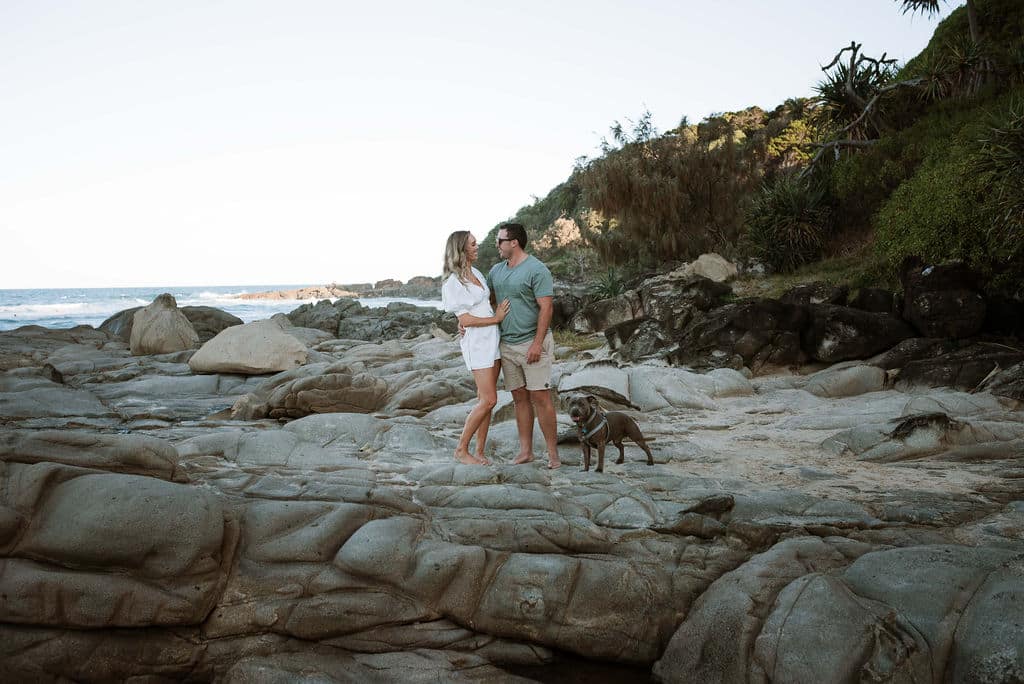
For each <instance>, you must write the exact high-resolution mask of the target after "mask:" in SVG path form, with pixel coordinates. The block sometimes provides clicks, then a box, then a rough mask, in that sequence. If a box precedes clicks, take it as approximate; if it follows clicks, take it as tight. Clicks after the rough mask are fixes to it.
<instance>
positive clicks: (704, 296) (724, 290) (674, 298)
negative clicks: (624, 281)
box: [639, 273, 732, 335]
mask: <svg viewBox="0 0 1024 684" xmlns="http://www.w3.org/2000/svg"><path fill="white" fill-rule="evenodd" d="M731 293H732V288H731V287H729V286H728V285H726V284H724V283H721V282H717V281H714V280H711V279H709V278H705V277H704V276H700V275H690V276H683V277H678V276H674V275H673V274H671V273H670V274H668V275H664V276H658V277H655V278H650V279H649V280H646V281H645V282H644V283H643V284H642V285H641V286H640V289H639V294H640V303H641V306H642V307H643V314H644V317H645V318H647V319H649V320H654V321H657V322H658V323H660V324H661V327H662V329H663V330H665V331H667V332H669V333H671V334H673V335H675V334H677V333H679V332H681V331H682V330H683V329H684V328H686V326H687V325H688V324H689V323H690V320H691V319H692V318H693V316H694V314H695V313H696V312H698V311H708V310H709V309H712V308H714V307H715V306H717V305H718V304H719V303H720V302H721V300H722V298H723V297H725V296H726V295H729V294H731Z"/></svg>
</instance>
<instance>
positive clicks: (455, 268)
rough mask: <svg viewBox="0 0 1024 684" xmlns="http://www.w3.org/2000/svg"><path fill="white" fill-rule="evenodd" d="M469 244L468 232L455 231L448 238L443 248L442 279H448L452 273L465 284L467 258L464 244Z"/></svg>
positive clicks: (467, 265) (467, 267) (467, 275)
mask: <svg viewBox="0 0 1024 684" xmlns="http://www.w3.org/2000/svg"><path fill="white" fill-rule="evenodd" d="M468 242H469V231H468V230H457V231H455V232H454V233H452V234H451V235H449V236H448V242H447V243H446V244H445V246H444V278H445V280H447V279H448V276H450V275H451V274H452V273H454V274H455V276H456V277H457V278H458V279H459V282H460V283H465V282H466V279H467V278H469V257H467V256H466V243H468Z"/></svg>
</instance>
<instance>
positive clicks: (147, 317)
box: [129, 292, 199, 356]
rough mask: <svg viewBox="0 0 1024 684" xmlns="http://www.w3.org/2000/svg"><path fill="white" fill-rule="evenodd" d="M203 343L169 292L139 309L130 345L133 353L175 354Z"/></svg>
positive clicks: (134, 320)
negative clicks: (200, 342)
mask: <svg viewBox="0 0 1024 684" xmlns="http://www.w3.org/2000/svg"><path fill="white" fill-rule="evenodd" d="M198 346H199V335H198V334H197V333H196V330H195V328H193V327H192V324H191V323H190V322H189V320H188V318H186V317H185V314H183V313H182V312H181V311H178V302H176V301H175V300H174V296H173V295H171V294H168V293H166V292H165V293H164V294H162V295H159V296H158V297H157V298H156V299H154V300H153V303H152V304H150V305H149V306H146V307H143V308H142V309H139V310H138V311H136V312H135V316H134V317H133V321H132V333H131V338H130V341H129V347H130V349H131V352H132V355H133V356H142V355H144V354H171V353H173V352H179V351H184V350H185V349H194V348H196V347H198Z"/></svg>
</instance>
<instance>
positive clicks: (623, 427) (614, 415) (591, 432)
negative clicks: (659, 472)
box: [569, 394, 654, 473]
mask: <svg viewBox="0 0 1024 684" xmlns="http://www.w3.org/2000/svg"><path fill="white" fill-rule="evenodd" d="M569 417H570V418H571V419H572V422H574V423H576V429H577V430H579V434H580V447H581V448H582V449H583V470H585V471H588V470H590V448H591V447H595V448H596V449H597V472H599V473H603V472H604V447H605V445H606V444H608V442H611V443H612V444H614V445H615V446H617V447H619V460H617V461H616V462H615V463H622V462H623V461H624V460H625V458H626V450H625V448H623V446H622V440H623V438H625V437H629V438H630V439H632V440H633V441H634V442H636V443H637V444H638V445H639V446H640V448H641V449H643V450H644V452H645V453H646V454H647V465H654V457H653V456H652V455H651V449H650V447H648V446H647V440H646V439H644V436H643V434H642V433H641V432H640V426H639V425H637V424H636V421H635V420H633V419H632V418H630V417H629V416H627V415H626V414H625V413H622V412H621V411H605V410H603V409H602V408H601V405H600V404H599V403H597V397H595V396H593V395H590V394H578V395H576V396H574V397H572V398H571V399H570V400H569Z"/></svg>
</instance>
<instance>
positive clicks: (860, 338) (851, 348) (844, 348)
mask: <svg viewBox="0 0 1024 684" xmlns="http://www.w3.org/2000/svg"><path fill="white" fill-rule="evenodd" d="M809 311H810V320H809V324H808V326H807V329H806V330H805V331H804V333H803V344H804V350H805V351H806V352H807V354H808V355H809V356H810V357H811V358H813V359H815V360H817V361H824V362H825V363H835V362H837V361H848V360H850V359H864V358H867V357H869V356H872V355H874V354H877V353H879V352H882V351H885V350H886V349H889V348H891V347H893V346H894V345H896V344H897V343H898V342H902V341H903V340H905V339H907V338H909V337H913V336H914V331H913V330H912V329H911V328H910V326H908V325H907V324H906V323H904V322H903V321H901V320H900V319H898V318H896V317H895V316H892V315H890V314H884V313H873V312H870V311H860V310H859V309H851V308H849V307H845V306H830V305H827V304H817V305H812V306H811V307H809Z"/></svg>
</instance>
